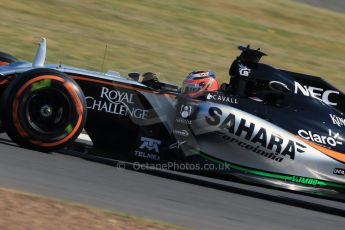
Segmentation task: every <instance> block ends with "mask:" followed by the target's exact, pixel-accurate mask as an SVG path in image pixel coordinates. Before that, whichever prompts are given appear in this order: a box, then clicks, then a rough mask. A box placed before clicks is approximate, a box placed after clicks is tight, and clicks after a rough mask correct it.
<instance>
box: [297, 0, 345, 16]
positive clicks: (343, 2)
mask: <svg viewBox="0 0 345 230" xmlns="http://www.w3.org/2000/svg"><path fill="white" fill-rule="evenodd" d="M295 1H298V2H301V3H306V4H309V5H313V6H316V7H320V8H325V9H328V10H333V11H338V12H340V13H345V0H295Z"/></svg>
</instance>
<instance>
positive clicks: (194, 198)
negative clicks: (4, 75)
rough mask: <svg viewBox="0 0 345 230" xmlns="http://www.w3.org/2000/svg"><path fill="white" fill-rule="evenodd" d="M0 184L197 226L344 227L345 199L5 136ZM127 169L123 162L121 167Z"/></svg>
mask: <svg viewBox="0 0 345 230" xmlns="http://www.w3.org/2000/svg"><path fill="white" fill-rule="evenodd" d="M0 159H1V160H0V187H5V188H10V189H17V190H21V191H25V192H31V193H35V194H40V195H44V196H49V197H54V198H58V199H64V200H68V201H73V202H78V203H82V204H87V205H91V206H95V207H99V208H106V209H110V210H114V211H118V212H124V213H130V214H133V215H137V216H140V217H144V218H150V219H155V220H160V221H164V222H167V223H171V224H176V225H180V226H183V227H188V228H193V229H258V230H259V229H265V230H267V229H332V230H333V229H344V226H345V218H344V217H345V203H341V202H336V201H330V200H324V199H319V198H315V197H309V196H304V195H299V194H292V193H288V192H283V191H278V190H272V189H266V188H260V187H256V186H251V185H244V184H239V183H234V182H223V181H220V180H215V179H208V178H203V177H199V176H188V175H187V174H182V173H174V174H170V173H166V172H158V173H156V174H155V175H151V174H147V173H143V172H138V171H135V170H127V169H121V168H118V167H116V166H112V165H107V164H103V163H98V162H94V161H89V160H85V159H83V158H80V157H76V156H73V155H66V154H62V153H52V154H46V153H40V152H35V151H30V150H26V149H22V148H19V147H17V146H16V145H15V144H13V143H12V142H11V141H9V140H8V138H7V137H6V136H5V135H0ZM118 166H121V165H118Z"/></svg>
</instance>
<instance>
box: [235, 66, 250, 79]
mask: <svg viewBox="0 0 345 230" xmlns="http://www.w3.org/2000/svg"><path fill="white" fill-rule="evenodd" d="M238 67H239V70H238V72H239V74H240V75H241V76H245V77H248V76H249V74H250V72H251V69H249V68H248V67H247V66H245V65H242V64H239V66H238Z"/></svg>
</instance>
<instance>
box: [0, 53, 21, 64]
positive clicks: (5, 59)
mask: <svg viewBox="0 0 345 230" xmlns="http://www.w3.org/2000/svg"><path fill="white" fill-rule="evenodd" d="M15 61H18V59H17V58H16V57H14V56H12V55H10V54H8V53H4V52H0V66H3V65H7V64H10V63H12V62H15Z"/></svg>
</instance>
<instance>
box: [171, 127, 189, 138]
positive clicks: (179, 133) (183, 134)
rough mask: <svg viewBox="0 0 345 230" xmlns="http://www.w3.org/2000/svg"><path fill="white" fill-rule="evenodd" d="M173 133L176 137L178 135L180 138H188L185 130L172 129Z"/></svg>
mask: <svg viewBox="0 0 345 230" xmlns="http://www.w3.org/2000/svg"><path fill="white" fill-rule="evenodd" d="M173 133H175V134H177V135H180V136H183V137H188V136H189V132H188V131H187V130H185V129H183V130H177V129H174V130H173Z"/></svg>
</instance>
